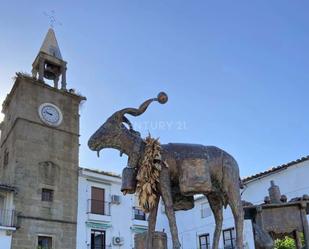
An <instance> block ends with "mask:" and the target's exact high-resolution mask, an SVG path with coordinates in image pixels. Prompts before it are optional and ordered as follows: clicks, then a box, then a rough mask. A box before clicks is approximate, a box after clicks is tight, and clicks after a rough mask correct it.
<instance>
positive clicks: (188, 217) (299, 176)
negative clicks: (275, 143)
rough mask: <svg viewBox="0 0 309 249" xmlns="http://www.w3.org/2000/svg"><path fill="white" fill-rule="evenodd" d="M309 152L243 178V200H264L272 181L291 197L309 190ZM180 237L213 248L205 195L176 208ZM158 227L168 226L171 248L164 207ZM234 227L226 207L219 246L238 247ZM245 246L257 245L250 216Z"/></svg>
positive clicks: (190, 248) (185, 246)
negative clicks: (186, 208)
mask: <svg viewBox="0 0 309 249" xmlns="http://www.w3.org/2000/svg"><path fill="white" fill-rule="evenodd" d="M308 177H309V156H307V157H303V158H301V159H298V160H296V161H293V162H290V163H287V164H284V165H280V166H278V167H275V168H272V169H270V170H268V171H265V172H262V173H259V174H256V175H254V176H251V177H248V178H245V179H244V183H245V188H244V189H243V190H242V200H245V201H248V202H251V203H253V204H261V203H263V202H264V197H265V196H267V195H268V188H269V187H270V181H271V180H273V181H274V182H275V184H276V185H278V186H279V187H280V190H281V194H284V195H286V196H287V198H288V200H290V199H291V198H294V197H301V196H303V195H304V194H309V181H308ZM176 219H177V225H178V232H179V239H180V242H181V244H182V249H210V248H211V246H212V240H213V232H214V227H215V221H214V218H213V215H212V212H211V210H210V207H209V205H208V202H207V199H206V198H205V197H204V196H198V197H197V198H196V200H195V207H194V208H193V209H192V210H189V211H179V212H176ZM156 229H157V230H159V231H160V230H162V229H165V231H166V232H167V235H168V244H169V248H172V246H171V245H172V244H171V237H170V233H169V227H168V220H167V218H166V216H165V214H164V209H162V208H161V212H159V213H158V221H157V227H156ZM234 240H235V229H234V220H233V216H232V212H231V210H230V209H229V208H227V209H226V210H224V221H223V230H222V233H221V238H220V245H219V247H220V248H229V249H233V248H235V241H234ZM244 247H245V248H250V249H251V248H252V249H253V248H254V240H253V232H252V225H251V221H250V220H245V224H244Z"/></svg>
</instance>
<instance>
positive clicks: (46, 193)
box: [42, 188, 54, 201]
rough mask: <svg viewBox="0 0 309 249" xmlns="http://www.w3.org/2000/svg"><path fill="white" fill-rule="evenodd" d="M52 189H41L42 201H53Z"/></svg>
mask: <svg viewBox="0 0 309 249" xmlns="http://www.w3.org/2000/svg"><path fill="white" fill-rule="evenodd" d="M53 198H54V190H51V189H46V188H43V189H42V201H53Z"/></svg>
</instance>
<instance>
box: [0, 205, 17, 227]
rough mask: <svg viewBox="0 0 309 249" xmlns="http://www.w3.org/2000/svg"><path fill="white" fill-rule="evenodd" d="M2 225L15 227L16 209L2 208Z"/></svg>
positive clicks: (0, 220) (0, 218) (0, 216)
mask: <svg viewBox="0 0 309 249" xmlns="http://www.w3.org/2000/svg"><path fill="white" fill-rule="evenodd" d="M0 226H2V227H15V226H16V224H15V210H8V209H0Z"/></svg>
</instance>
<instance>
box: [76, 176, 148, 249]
mask: <svg viewBox="0 0 309 249" xmlns="http://www.w3.org/2000/svg"><path fill="white" fill-rule="evenodd" d="M92 186H94V187H99V188H104V189H105V199H106V200H105V201H108V202H110V201H111V196H112V195H119V196H120V198H121V199H120V204H119V205H116V204H111V215H110V216H105V215H93V214H87V201H88V199H91V187H92ZM120 187H121V179H120V178H117V177H111V176H106V175H102V174H99V173H93V172H87V171H81V173H80V176H79V187H78V218H77V249H90V242H91V241H90V234H91V228H89V227H87V226H86V222H95V223H106V224H110V225H111V227H110V228H107V229H102V230H105V231H106V244H107V245H110V246H111V247H108V248H117V249H121V248H122V249H130V248H133V246H134V245H133V244H134V243H133V237H134V232H133V230H132V228H134V227H135V226H136V225H139V226H140V227H146V226H147V222H146V221H137V220H134V219H133V206H134V204H135V197H134V195H126V196H123V194H122V193H121V191H120ZM114 236H120V237H123V238H124V244H123V245H122V246H116V245H113V243H112V239H113V237H114Z"/></svg>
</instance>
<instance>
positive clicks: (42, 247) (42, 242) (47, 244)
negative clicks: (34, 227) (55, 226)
mask: <svg viewBox="0 0 309 249" xmlns="http://www.w3.org/2000/svg"><path fill="white" fill-rule="evenodd" d="M38 248H39V249H52V248H53V247H52V237H48V236H39V237H38Z"/></svg>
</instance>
